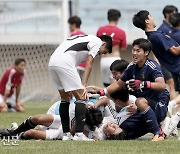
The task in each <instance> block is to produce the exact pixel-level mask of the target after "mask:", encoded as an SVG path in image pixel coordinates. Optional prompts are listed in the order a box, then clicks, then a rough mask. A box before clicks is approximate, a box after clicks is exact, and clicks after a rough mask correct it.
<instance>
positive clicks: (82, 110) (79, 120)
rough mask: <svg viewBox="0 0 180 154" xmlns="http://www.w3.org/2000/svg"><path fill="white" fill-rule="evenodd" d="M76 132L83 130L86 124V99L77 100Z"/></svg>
mask: <svg viewBox="0 0 180 154" xmlns="http://www.w3.org/2000/svg"><path fill="white" fill-rule="evenodd" d="M75 104H76V107H75V117H76V132H77V133H78V132H83V129H84V124H85V114H86V105H85V101H84V100H77V101H76V102H75Z"/></svg>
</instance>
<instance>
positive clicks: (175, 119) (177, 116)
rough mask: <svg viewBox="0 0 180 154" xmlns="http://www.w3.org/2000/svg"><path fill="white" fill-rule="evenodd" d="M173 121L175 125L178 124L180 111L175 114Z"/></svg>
mask: <svg viewBox="0 0 180 154" xmlns="http://www.w3.org/2000/svg"><path fill="white" fill-rule="evenodd" d="M171 121H172V123H173V124H174V125H176V126H177V125H178V123H179V121H180V112H177V113H176V114H175V115H173V116H172V118H171Z"/></svg>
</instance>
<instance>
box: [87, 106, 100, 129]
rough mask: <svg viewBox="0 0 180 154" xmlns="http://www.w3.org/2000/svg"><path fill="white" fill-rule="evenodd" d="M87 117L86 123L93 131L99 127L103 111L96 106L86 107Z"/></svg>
mask: <svg viewBox="0 0 180 154" xmlns="http://www.w3.org/2000/svg"><path fill="white" fill-rule="evenodd" d="M85 118H86V121H85V123H86V125H87V126H88V127H89V129H90V130H91V131H93V130H95V128H96V127H98V126H99V125H100V124H101V123H102V120H103V116H102V113H101V111H99V110H98V109H94V108H87V109H86V114H85Z"/></svg>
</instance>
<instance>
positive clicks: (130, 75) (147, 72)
mask: <svg viewBox="0 0 180 154" xmlns="http://www.w3.org/2000/svg"><path fill="white" fill-rule="evenodd" d="M158 77H163V74H162V71H161V67H160V66H159V64H158V63H157V62H155V61H154V60H150V59H147V60H146V62H145V64H144V65H143V67H141V68H139V67H138V65H137V64H134V63H130V64H129V66H128V67H127V69H126V70H125V72H124V74H123V75H122V77H121V80H122V81H124V82H126V81H128V80H130V79H136V80H141V81H150V82H155V79H156V78H158ZM164 95H169V93H168V91H167V90H163V91H157V90H153V89H148V88H143V89H142V90H140V89H139V90H137V97H145V98H148V99H152V100H155V101H157V102H159V101H161V99H163V96H164Z"/></svg>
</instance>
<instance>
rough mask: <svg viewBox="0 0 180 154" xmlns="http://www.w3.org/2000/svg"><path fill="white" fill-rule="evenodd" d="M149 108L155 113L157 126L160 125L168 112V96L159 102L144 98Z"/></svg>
mask: <svg viewBox="0 0 180 154" xmlns="http://www.w3.org/2000/svg"><path fill="white" fill-rule="evenodd" d="M146 99H147V101H148V103H149V106H150V107H151V108H152V110H153V111H154V112H155V115H156V118H157V121H158V124H160V123H161V122H162V121H163V120H164V119H165V117H166V115H167V112H168V107H167V106H168V104H169V96H168V95H164V97H163V98H161V100H158V101H156V100H152V99H149V98H146Z"/></svg>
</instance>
